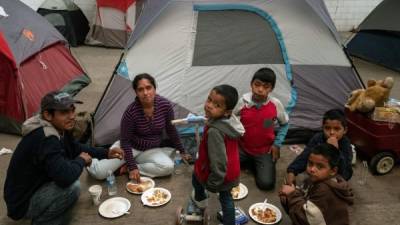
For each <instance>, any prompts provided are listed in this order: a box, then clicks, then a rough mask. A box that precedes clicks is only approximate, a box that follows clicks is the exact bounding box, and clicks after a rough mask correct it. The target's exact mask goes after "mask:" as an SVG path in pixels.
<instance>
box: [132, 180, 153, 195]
mask: <svg viewBox="0 0 400 225" xmlns="http://www.w3.org/2000/svg"><path fill="white" fill-rule="evenodd" d="M152 185H153V183H152V182H151V181H150V180H145V181H141V182H140V184H134V183H128V184H127V185H126V187H127V188H128V189H129V190H130V191H131V192H134V193H142V192H144V191H146V190H147V189H150V188H151V187H152Z"/></svg>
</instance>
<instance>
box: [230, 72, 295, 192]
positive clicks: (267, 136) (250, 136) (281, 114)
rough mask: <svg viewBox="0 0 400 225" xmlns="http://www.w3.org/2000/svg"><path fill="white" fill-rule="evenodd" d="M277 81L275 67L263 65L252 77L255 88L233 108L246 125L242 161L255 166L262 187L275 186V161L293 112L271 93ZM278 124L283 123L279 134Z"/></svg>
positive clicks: (241, 147)
mask: <svg viewBox="0 0 400 225" xmlns="http://www.w3.org/2000/svg"><path fill="white" fill-rule="evenodd" d="M275 82H276V75H275V73H274V71H272V70H271V69H269V68H261V69H259V70H258V71H257V72H256V73H255V74H254V76H253V78H252V79H251V83H250V85H251V92H249V93H246V94H244V95H243V96H242V98H241V99H240V100H239V102H238V104H237V106H236V107H235V109H234V111H233V113H234V114H235V115H237V116H240V121H241V122H242V124H243V126H244V128H245V134H244V135H243V137H242V138H241V139H240V164H241V165H242V166H243V164H246V163H249V165H254V166H255V178H256V184H257V186H258V188H260V189H262V190H271V189H273V188H274V186H275V174H276V168H275V163H276V161H277V160H278V159H279V156H280V154H279V149H280V147H281V145H282V142H283V140H284V139H285V136H286V133H287V130H288V127H289V124H288V122H289V116H288V114H287V113H286V111H285V109H284V107H283V105H282V103H281V102H280V101H279V100H278V99H277V98H274V97H271V96H270V95H269V94H270V93H271V92H272V90H273V89H274V87H275ZM276 124H279V125H280V126H279V130H278V133H277V135H276V136H275V133H274V128H275V125H276Z"/></svg>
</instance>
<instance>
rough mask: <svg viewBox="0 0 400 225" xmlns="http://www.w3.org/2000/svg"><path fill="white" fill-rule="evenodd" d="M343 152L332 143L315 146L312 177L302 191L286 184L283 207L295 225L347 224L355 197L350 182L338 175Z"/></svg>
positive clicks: (310, 169)
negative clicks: (349, 208) (348, 207)
mask: <svg viewBox="0 0 400 225" xmlns="http://www.w3.org/2000/svg"><path fill="white" fill-rule="evenodd" d="M339 161H340V154H339V151H338V150H337V149H336V147H335V146H333V145H331V144H327V143H324V144H321V145H318V146H316V147H314V148H313V149H312V150H311V152H310V154H309V157H308V163H307V174H308V175H309V178H308V180H307V182H306V183H305V186H304V187H303V189H302V190H300V189H296V188H295V187H294V185H293V184H292V185H287V184H284V185H283V186H282V188H281V190H280V192H279V195H280V197H281V203H282V206H283V208H284V209H285V210H286V212H287V213H288V214H289V216H290V219H291V220H292V222H293V224H294V225H313V224H329V225H346V224H350V223H349V214H348V211H347V206H348V205H352V204H353V200H354V196H353V193H352V191H351V189H350V187H349V186H348V183H347V182H346V181H345V180H344V179H343V178H342V177H341V176H340V175H337V171H338V165H339Z"/></svg>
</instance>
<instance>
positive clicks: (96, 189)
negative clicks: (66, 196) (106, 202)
mask: <svg viewBox="0 0 400 225" xmlns="http://www.w3.org/2000/svg"><path fill="white" fill-rule="evenodd" d="M102 191H103V188H102V187H101V186H100V185H98V184H96V185H92V186H90V187H89V193H90V196H91V197H92V201H93V205H99V204H100V197H101V192H102Z"/></svg>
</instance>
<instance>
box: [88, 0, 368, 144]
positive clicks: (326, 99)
mask: <svg viewBox="0 0 400 225" xmlns="http://www.w3.org/2000/svg"><path fill="white" fill-rule="evenodd" d="M150 2H151V1H150ZM310 2H311V3H312V4H316V6H321V7H311V6H310V4H311V3H310ZM317 3H320V2H318V1H305V0H302V1H300V0H281V1H252V0H247V1H243V0H242V1H234V0H233V1H232V0H230V1H219V2H218V3H216V2H215V1H211V0H210V1H206V0H198V1H189V0H187V1H185V0H179V1H178V0H176V1H174V0H171V1H158V5H157V4H155V3H153V6H154V7H153V8H152V9H151V10H150V9H149V8H146V7H144V8H143V11H142V14H141V16H140V17H139V19H138V22H137V24H136V27H135V31H134V32H133V34H132V36H131V37H130V39H129V42H128V46H127V48H129V49H127V51H126V53H125V55H124V57H123V59H122V60H121V62H120V64H119V68H118V70H117V72H116V74H114V75H113V78H112V81H111V82H110V84H109V86H108V88H107V90H106V91H105V94H104V96H103V98H102V100H101V101H100V103H99V105H98V108H97V110H96V112H95V116H94V120H95V127H94V134H95V137H94V138H95V143H96V144H98V145H106V144H111V143H112V142H113V141H115V140H117V139H118V138H119V121H120V119H121V117H122V113H123V112H124V110H125V109H126V107H127V106H128V105H129V104H130V103H131V102H132V101H133V100H134V92H133V90H132V89H131V80H132V79H133V77H134V76H135V75H136V74H139V73H143V72H146V73H149V74H151V75H153V76H154V77H155V79H156V82H157V93H159V94H160V95H162V96H164V97H166V98H168V99H169V100H170V101H171V102H172V103H173V104H174V109H175V114H176V117H177V118H182V117H185V116H186V115H187V113H188V112H192V113H196V114H200V115H201V114H203V113H204V112H203V105H204V101H205V98H206V96H207V94H208V92H209V91H210V89H211V88H212V87H214V86H215V85H219V84H222V83H226V84H230V85H233V86H234V87H236V88H237V89H238V91H239V93H240V94H244V93H246V92H248V91H249V90H250V80H251V77H252V76H253V74H254V73H255V72H256V71H257V70H258V69H260V68H261V67H269V68H271V69H272V70H273V71H274V72H275V73H276V74H277V82H276V87H275V89H274V91H273V92H272V95H273V96H274V97H277V98H279V99H280V100H281V102H282V104H284V106H285V108H286V110H287V111H288V112H290V113H291V114H290V116H291V120H290V126H291V128H304V129H305V128H307V129H319V128H320V126H321V121H319V120H318V119H319V118H320V117H321V116H322V114H323V113H324V112H325V111H326V110H327V109H330V108H338V107H344V104H345V100H346V98H347V96H348V94H349V93H350V92H351V90H354V89H357V88H361V87H362V83H361V80H359V79H358V77H357V75H356V74H355V72H354V71H353V69H352V67H351V63H350V62H349V60H348V58H347V56H346V54H345V53H344V51H343V49H342V45H341V43H340V42H339V41H338V40H337V39H336V34H335V32H336V31H335V30H334V29H332V28H330V27H329V26H328V25H327V22H329V21H330V18H329V17H327V18H325V19H322V18H321V15H322V14H318V13H317V11H316V10H322V9H323V8H322V5H321V4H317ZM144 5H145V6H146V3H144ZM233 15H234V16H233ZM142 16H146V19H143V18H144V17H142ZM233 17H234V19H233ZM214 18H219V19H218V21H216V22H214V23H212V21H213V20H215V19H214ZM229 21H230V23H229ZM246 22H247V24H246ZM330 22H331V21H330ZM235 25H236V26H238V27H235ZM213 26H215V27H213ZM225 27H226V29H225ZM137 28H140V29H142V30H140V31H137V30H136V29H137ZM240 29H243V30H242V33H240ZM247 29H248V30H247ZM253 29H254V30H256V31H254V30H253ZM255 32H257V33H258V34H260V35H259V36H257V37H252V36H254V33H255ZM227 34H228V35H227ZM212 39H213V41H212ZM242 40H245V41H246V42H251V43H249V44H247V43H246V44H247V45H243V46H242V44H241V43H242V42H241V41H242ZM271 40H272V41H271ZM213 44H214V46H213ZM259 44H264V45H268V46H266V47H264V46H258V45H259ZM256 46H258V48H260V49H257V50H256V51H255V50H254V48H255V47H256ZM213 47H214V49H216V51H213ZM232 48H235V49H232ZM246 48H247V49H246ZM271 49H272V50H273V51H275V52H276V55H274V57H268V56H269V55H268V52H265V51H270V50H271ZM257 52H259V53H257ZM203 53H204V55H203ZM252 53H256V54H255V56H252ZM207 54H208V55H210V56H211V55H212V59H211V60H207V59H202V60H199V58H197V57H199V56H202V57H204V58H207V56H206V55H207ZM274 54H275V53H274ZM246 55H250V56H251V58H250V59H247V58H246ZM255 59H256V60H255ZM260 59H261V60H260ZM199 62H200V63H199ZM316 96H318V97H316ZM332 96H334V97H332Z"/></svg>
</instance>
